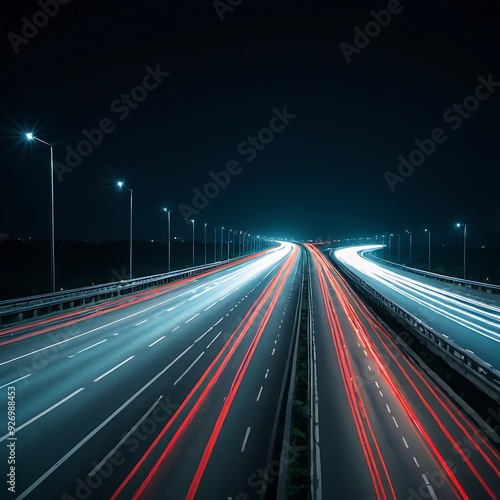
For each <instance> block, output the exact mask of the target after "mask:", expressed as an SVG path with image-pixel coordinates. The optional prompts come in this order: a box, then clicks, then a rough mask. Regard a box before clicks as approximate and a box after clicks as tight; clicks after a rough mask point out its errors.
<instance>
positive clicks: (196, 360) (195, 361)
mask: <svg viewBox="0 0 500 500" xmlns="http://www.w3.org/2000/svg"><path fill="white" fill-rule="evenodd" d="M204 354H205V351H203V352H202V353H201V354H200V355H199V356H198V357H197V358H196V359H195V360H194V361H193V362H192V363H191V364H190V365H189V366H188V367H187V368H186V370H185V371H184V373H183V374H182V375H181V376H180V377H179V378H178V379H177V380H176V381H175V382H174V385H177V383H178V382H180V381H181V380H182V377H184V375H186V373H187V372H188V371H189V370H191V368H193V366H194V365H195V364H196V363H197V362H198V360H199V359H200V358H201V357H202V356H203V355H204Z"/></svg>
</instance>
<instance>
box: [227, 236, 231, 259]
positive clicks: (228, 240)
mask: <svg viewBox="0 0 500 500" xmlns="http://www.w3.org/2000/svg"><path fill="white" fill-rule="evenodd" d="M231 231H232V229H229V230H228V231H227V260H229V233H230V232H231Z"/></svg>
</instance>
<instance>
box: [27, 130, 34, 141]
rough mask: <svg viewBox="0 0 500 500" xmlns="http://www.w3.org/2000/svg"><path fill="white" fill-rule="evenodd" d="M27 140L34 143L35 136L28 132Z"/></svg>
mask: <svg viewBox="0 0 500 500" xmlns="http://www.w3.org/2000/svg"><path fill="white" fill-rule="evenodd" d="M26 139H28V141H32V140H33V139H34V137H33V134H32V133H31V132H28V133H27V134H26Z"/></svg>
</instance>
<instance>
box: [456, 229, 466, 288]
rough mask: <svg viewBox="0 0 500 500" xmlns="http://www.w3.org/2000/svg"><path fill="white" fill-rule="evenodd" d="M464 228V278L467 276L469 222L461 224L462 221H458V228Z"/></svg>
mask: <svg viewBox="0 0 500 500" xmlns="http://www.w3.org/2000/svg"><path fill="white" fill-rule="evenodd" d="M461 227H463V228H464V279H466V278H465V258H466V252H467V224H461V223H460V222H458V223H457V228H459V229H460V228H461Z"/></svg>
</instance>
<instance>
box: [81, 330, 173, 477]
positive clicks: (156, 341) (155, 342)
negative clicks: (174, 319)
mask: <svg viewBox="0 0 500 500" xmlns="http://www.w3.org/2000/svg"><path fill="white" fill-rule="evenodd" d="M164 338H165V335H163V337H160V338H159V339H158V340H155V341H154V342H153V343H152V344H149V346H148V347H153V346H154V345H155V344H157V343H158V342H160V340H163V339H164ZM89 475H90V474H89Z"/></svg>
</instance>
